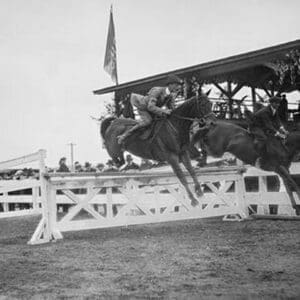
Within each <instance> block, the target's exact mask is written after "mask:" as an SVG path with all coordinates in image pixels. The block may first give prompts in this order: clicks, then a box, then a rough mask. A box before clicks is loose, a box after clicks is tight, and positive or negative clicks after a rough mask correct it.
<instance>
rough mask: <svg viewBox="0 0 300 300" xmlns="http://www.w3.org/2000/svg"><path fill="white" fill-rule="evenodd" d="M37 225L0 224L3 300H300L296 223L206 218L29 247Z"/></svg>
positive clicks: (27, 220)
mask: <svg viewBox="0 0 300 300" xmlns="http://www.w3.org/2000/svg"><path fill="white" fill-rule="evenodd" d="M38 220H39V218H38V217H23V218H15V219H2V220H0V283H1V284H0V299H6V298H7V299H11V298H22V299H32V298H35V299H45V298H46V299H53V298H63V299H65V298H89V299H94V298H101V299H115V298H125V299H136V298H138V299H140V298H143V299H144V298H147V299H148V298H152V299H165V298H167V299H207V298H209V299H216V298H217V299H257V298H258V299H296V298H298V299H299V298H300V234H299V233H300V230H299V228H300V223H299V222H295V221H294V222H293V221H264V220H257V221H245V222H223V221H222V220H221V219H205V220H203V219H202V220H194V221H185V222H173V223H164V224H155V225H143V226H132V227H127V228H113V229H100V230H90V231H81V232H72V233H66V234H64V239H63V240H62V241H59V242H56V243H50V244H46V245H38V246H29V245H27V244H26V242H27V241H28V239H29V238H30V235H31V234H32V232H33V231H34V228H35V226H36V224H37V222H38Z"/></svg>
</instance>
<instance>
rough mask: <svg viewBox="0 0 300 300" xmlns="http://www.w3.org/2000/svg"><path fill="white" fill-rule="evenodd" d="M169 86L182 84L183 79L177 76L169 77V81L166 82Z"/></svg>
mask: <svg viewBox="0 0 300 300" xmlns="http://www.w3.org/2000/svg"><path fill="white" fill-rule="evenodd" d="M166 83H167V85H169V84H172V83H177V84H182V81H181V79H180V78H179V77H178V76H176V75H169V76H168V77H167V81H166Z"/></svg>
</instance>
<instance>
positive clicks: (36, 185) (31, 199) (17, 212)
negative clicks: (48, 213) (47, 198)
mask: <svg viewBox="0 0 300 300" xmlns="http://www.w3.org/2000/svg"><path fill="white" fill-rule="evenodd" d="M45 157H46V151H45V150H39V151H37V152H35V153H33V154H29V155H25V156H21V157H19V158H16V159H12V160H7V161H4V162H0V170H7V169H11V168H14V167H17V166H20V165H24V164H27V163H37V164H38V168H39V173H40V174H42V173H44V172H45ZM41 182H42V178H41V176H40V179H39V180H37V179H24V180H0V205H1V207H2V211H1V212H0V218H8V217H18V216H25V215H32V214H39V213H41V208H40V203H41V201H42V199H41V197H42V194H41V189H40V188H41ZM28 189H30V190H31V195H9V193H10V192H16V191H24V190H28ZM22 204H23V205H24V204H28V206H29V208H28V209H19V207H20V206H21V207H22Z"/></svg>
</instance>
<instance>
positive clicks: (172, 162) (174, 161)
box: [166, 154, 199, 206]
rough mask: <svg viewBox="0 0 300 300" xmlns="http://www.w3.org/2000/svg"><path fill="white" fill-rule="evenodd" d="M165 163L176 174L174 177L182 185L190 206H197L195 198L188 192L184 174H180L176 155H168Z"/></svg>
mask: <svg viewBox="0 0 300 300" xmlns="http://www.w3.org/2000/svg"><path fill="white" fill-rule="evenodd" d="M166 160H167V162H168V163H169V164H170V165H171V167H172V169H173V171H174V173H175V174H176V176H177V177H178V178H179V180H180V182H181V183H182V185H183V186H184V188H185V190H186V192H187V194H188V196H189V198H190V199H191V205H192V206H196V205H198V204H199V202H198V200H197V199H196V198H195V196H194V195H193V193H192V191H191V190H190V188H189V186H188V182H187V180H186V178H185V176H184V173H183V172H182V170H181V168H180V165H179V158H178V156H177V155H175V154H170V155H169V156H168V157H167V158H166Z"/></svg>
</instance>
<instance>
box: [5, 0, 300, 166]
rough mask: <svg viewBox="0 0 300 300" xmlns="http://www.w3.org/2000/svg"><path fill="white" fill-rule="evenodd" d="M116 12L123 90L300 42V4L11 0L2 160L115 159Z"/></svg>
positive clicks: (290, 0)
mask: <svg viewBox="0 0 300 300" xmlns="http://www.w3.org/2000/svg"><path fill="white" fill-rule="evenodd" d="M111 4H112V5H113V14H114V22H115V30H116V44H117V64H118V77H119V83H124V82H127V81H131V80H135V79H139V78H143V77H146V76H151V75H155V74H158V73H161V72H166V71H170V70H173V69H177V68H181V67H187V66H191V65H195V64H199V63H203V62H207V61H211V60H215V59H219V58H224V57H227V56H231V55H236V54H239V53H244V52H248V51H251V50H257V49H261V48H264V47H268V46H272V45H276V44H280V43H285V42H289V41H292V40H296V39H299V38H300V18H299V11H300V1H299V0H285V1H283V0H226V1H223V0H185V1H183V0H177V1H174V0H151V1H147V0H114V1H112V0H86V1H82V0H51V1H43V0H26V1H24V0H1V1H0V108H1V110H0V140H1V147H0V161H4V160H7V159H12V158H15V157H18V156H22V155H26V154H30V153H33V152H35V151H37V150H38V149H46V150H47V160H46V163H47V165H48V166H51V167H55V166H57V164H58V160H59V158H60V157H62V156H66V157H67V159H68V162H70V146H68V143H70V142H72V143H75V144H76V146H75V147H74V159H75V160H76V161H80V162H81V163H84V162H86V161H89V162H92V163H94V164H95V163H98V162H105V161H106V160H107V159H108V155H107V153H106V151H105V150H104V149H102V144H101V139H100V135H99V125H98V124H97V123H96V122H95V121H93V120H92V119H91V117H90V116H94V117H98V116H100V114H102V113H103V112H104V103H105V102H109V101H112V100H111V99H112V95H103V96H99V95H98V96H96V95H94V94H93V93H92V91H93V90H96V89H100V88H104V87H107V86H111V85H113V83H112V81H111V78H110V77H109V75H108V74H107V73H106V72H105V71H104V69H103V62H104V54H105V47H106V37H107V30H108V22H109V10H110V6H111Z"/></svg>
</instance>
